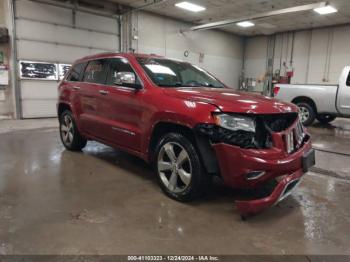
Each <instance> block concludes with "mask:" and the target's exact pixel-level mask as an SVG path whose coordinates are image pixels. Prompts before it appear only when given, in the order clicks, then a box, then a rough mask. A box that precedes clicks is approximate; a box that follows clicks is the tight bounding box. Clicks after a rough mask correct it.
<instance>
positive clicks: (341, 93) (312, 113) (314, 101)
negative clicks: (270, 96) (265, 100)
mask: <svg viewBox="0 0 350 262" xmlns="http://www.w3.org/2000/svg"><path fill="white" fill-rule="evenodd" d="M349 72H350V66H346V67H345V68H344V69H343V71H342V73H341V75H340V78H339V84H338V85H312V84H304V85H294V84H276V85H275V86H274V90H273V91H274V97H275V98H277V99H279V100H282V101H286V102H291V103H294V104H296V105H297V106H299V109H300V111H299V112H300V118H301V121H302V122H303V124H304V125H305V126H308V125H311V124H312V123H313V122H314V121H315V118H316V119H317V120H318V121H320V122H321V123H329V122H331V121H333V120H334V119H335V118H336V117H338V116H341V117H350V74H349Z"/></svg>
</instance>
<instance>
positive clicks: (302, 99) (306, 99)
mask: <svg viewBox="0 0 350 262" xmlns="http://www.w3.org/2000/svg"><path fill="white" fill-rule="evenodd" d="M299 102H304V103H308V104H309V105H310V106H312V108H313V109H314V110H315V114H317V106H316V103H315V102H314V100H312V99H311V98H310V97H307V96H298V97H295V98H294V99H293V100H292V103H293V104H297V103H299Z"/></svg>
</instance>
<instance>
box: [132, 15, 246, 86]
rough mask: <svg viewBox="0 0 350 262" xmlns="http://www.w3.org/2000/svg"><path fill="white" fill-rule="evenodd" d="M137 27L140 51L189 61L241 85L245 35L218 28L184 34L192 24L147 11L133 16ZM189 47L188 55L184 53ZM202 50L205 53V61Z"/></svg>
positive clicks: (223, 78)
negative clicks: (183, 30) (182, 30)
mask: <svg viewBox="0 0 350 262" xmlns="http://www.w3.org/2000/svg"><path fill="white" fill-rule="evenodd" d="M133 26H134V30H133V34H134V35H137V36H138V39H137V40H133V43H132V46H133V48H134V49H135V51H136V52H139V53H154V54H159V55H163V56H166V57H170V58H176V59H181V60H185V61H189V62H191V63H194V64H197V65H199V66H200V67H202V68H204V69H206V70H208V71H209V72H211V73H212V74H213V75H215V76H216V77H218V78H220V79H221V80H222V81H223V82H224V83H225V84H227V85H228V86H230V87H232V88H238V83H239V75H240V72H241V68H242V58H243V40H242V38H241V37H238V36H235V35H232V34H228V33H223V32H219V31H214V30H207V31H200V32H187V33H180V29H184V28H188V27H189V26H190V25H189V24H186V23H182V22H179V21H175V20H172V19H169V18H166V17H161V16H156V15H153V14H150V13H146V12H138V13H135V14H134V15H133ZM186 50H187V51H189V56H188V57H185V56H184V52H185V51H186ZM200 53H203V54H204V59H203V61H202V62H200V60H199V55H200Z"/></svg>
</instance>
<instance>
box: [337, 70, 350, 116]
mask: <svg viewBox="0 0 350 262" xmlns="http://www.w3.org/2000/svg"><path fill="white" fill-rule="evenodd" d="M337 108H338V110H339V112H340V113H341V114H343V115H347V116H350V67H346V68H344V71H343V73H342V75H341V77H340V79H339V90H338V95H337Z"/></svg>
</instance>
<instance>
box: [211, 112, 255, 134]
mask: <svg viewBox="0 0 350 262" xmlns="http://www.w3.org/2000/svg"><path fill="white" fill-rule="evenodd" d="M213 116H214V119H215V123H216V124H217V125H218V126H220V127H223V128H226V129H229V130H232V131H246V132H253V133H255V127H256V122H255V119H253V118H251V117H247V116H240V115H228V114H215V115H213Z"/></svg>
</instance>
